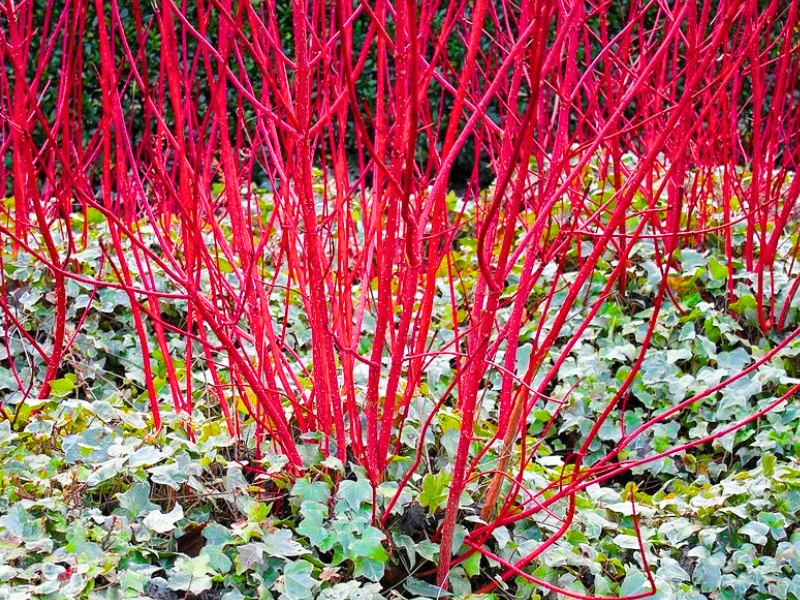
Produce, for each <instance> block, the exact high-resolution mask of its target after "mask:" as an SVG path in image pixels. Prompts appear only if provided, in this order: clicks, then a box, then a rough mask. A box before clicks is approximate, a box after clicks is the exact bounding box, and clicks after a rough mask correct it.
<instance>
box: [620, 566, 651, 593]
mask: <svg viewBox="0 0 800 600" xmlns="http://www.w3.org/2000/svg"><path fill="white" fill-rule="evenodd" d="M650 589H651V588H650V582H649V581H648V580H647V577H646V576H645V574H644V573H642V572H641V571H640V570H639V569H635V568H631V569H629V570H628V572H627V574H626V575H625V579H624V580H623V581H622V585H621V586H620V588H619V595H620V596H633V595H634V594H641V593H642V592H646V591H648V590H650Z"/></svg>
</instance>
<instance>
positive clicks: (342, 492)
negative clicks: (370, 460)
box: [334, 479, 372, 515]
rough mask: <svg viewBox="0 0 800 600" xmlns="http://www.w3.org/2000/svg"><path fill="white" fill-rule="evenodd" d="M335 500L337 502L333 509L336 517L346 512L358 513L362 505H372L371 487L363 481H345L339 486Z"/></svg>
mask: <svg viewBox="0 0 800 600" xmlns="http://www.w3.org/2000/svg"><path fill="white" fill-rule="evenodd" d="M336 498H337V499H338V500H339V502H337V503H336V507H335V509H334V511H335V512H336V514H337V515H338V514H342V513H343V512H346V511H347V510H351V511H353V512H358V510H359V509H360V508H361V505H362V504H372V486H371V485H370V484H369V482H368V481H365V480H363V479H359V480H357V481H350V480H349V479H346V480H344V481H343V482H342V483H341V484H340V485H339V491H338V492H337V493H336Z"/></svg>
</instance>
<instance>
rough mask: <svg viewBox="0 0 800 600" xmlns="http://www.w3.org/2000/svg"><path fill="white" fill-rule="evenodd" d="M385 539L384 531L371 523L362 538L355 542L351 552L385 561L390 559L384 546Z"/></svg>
mask: <svg viewBox="0 0 800 600" xmlns="http://www.w3.org/2000/svg"><path fill="white" fill-rule="evenodd" d="M384 539H386V536H385V535H384V533H383V532H382V531H381V530H380V529H376V528H375V527H372V526H371V525H370V526H369V527H367V529H366V530H365V531H364V534H363V535H362V536H361V538H360V539H358V540H356V541H354V542H353V544H352V546H351V547H350V552H351V554H352V555H353V556H362V557H368V558H372V559H374V560H376V561H378V562H381V563H384V562H386V561H387V560H389V555H388V554H386V550H385V549H384V548H383V541H384Z"/></svg>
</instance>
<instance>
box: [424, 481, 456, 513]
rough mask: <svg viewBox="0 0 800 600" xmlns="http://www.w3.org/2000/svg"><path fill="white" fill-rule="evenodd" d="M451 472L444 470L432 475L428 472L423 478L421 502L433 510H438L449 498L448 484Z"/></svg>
mask: <svg viewBox="0 0 800 600" xmlns="http://www.w3.org/2000/svg"><path fill="white" fill-rule="evenodd" d="M449 483H450V474H449V473H446V472H444V471H441V472H439V473H436V474H435V475H431V474H430V473H427V474H426V475H425V477H423V479H422V492H421V493H420V495H419V503H420V504H421V505H422V506H424V507H427V508H430V509H431V510H436V509H437V508H439V506H441V505H442V504H443V503H444V502H445V501H446V500H447V486H448V484H449Z"/></svg>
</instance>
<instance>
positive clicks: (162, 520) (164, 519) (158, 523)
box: [142, 503, 183, 533]
mask: <svg viewBox="0 0 800 600" xmlns="http://www.w3.org/2000/svg"><path fill="white" fill-rule="evenodd" d="M182 518H183V508H182V507H181V505H180V504H177V503H176V504H175V508H173V509H172V510H171V511H169V512H168V513H162V512H161V511H160V510H154V511H152V512H150V513H149V514H148V515H147V516H146V517H145V518H144V521H142V522H143V523H144V525H145V527H147V528H148V529H150V530H151V531H155V532H156V533H168V532H170V531H172V530H173V529H175V524H176V523H177V522H178V521H180V520H181V519H182Z"/></svg>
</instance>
